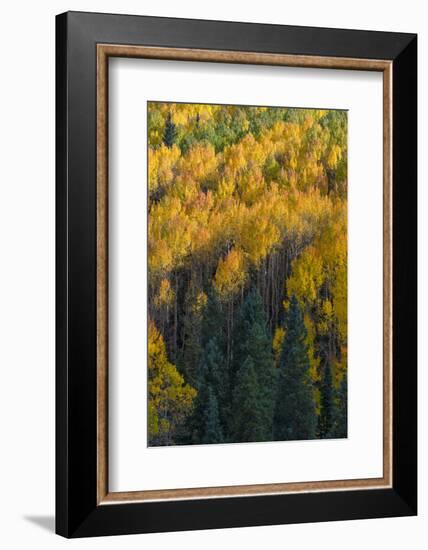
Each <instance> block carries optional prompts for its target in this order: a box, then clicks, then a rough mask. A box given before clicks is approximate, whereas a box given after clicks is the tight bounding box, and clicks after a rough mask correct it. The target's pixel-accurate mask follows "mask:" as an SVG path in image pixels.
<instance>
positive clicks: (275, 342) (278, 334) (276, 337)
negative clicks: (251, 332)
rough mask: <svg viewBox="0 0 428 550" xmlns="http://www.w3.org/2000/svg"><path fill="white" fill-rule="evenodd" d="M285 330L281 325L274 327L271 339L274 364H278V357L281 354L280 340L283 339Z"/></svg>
mask: <svg viewBox="0 0 428 550" xmlns="http://www.w3.org/2000/svg"><path fill="white" fill-rule="evenodd" d="M284 337H285V330H284V329H283V328H282V327H276V329H275V332H274V333H273V339H272V351H273V356H274V359H275V365H276V366H278V364H279V358H280V355H281V349H282V342H283V341H284Z"/></svg>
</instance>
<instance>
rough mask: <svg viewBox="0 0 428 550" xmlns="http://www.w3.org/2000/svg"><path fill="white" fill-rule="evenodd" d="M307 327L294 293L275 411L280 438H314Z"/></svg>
mask: <svg viewBox="0 0 428 550" xmlns="http://www.w3.org/2000/svg"><path fill="white" fill-rule="evenodd" d="M305 340H306V328H305V325H304V323H303V316H302V312H301V310H300V306H299V303H298V301H297V298H296V297H295V296H292V298H291V300H290V306H289V309H288V311H287V315H286V323H285V337H284V341H283V344H282V352H281V357H280V361H279V380H278V391H277V396H276V404H275V414H274V424H273V431H274V439H275V440H277V441H285V440H300V439H314V438H315V436H316V433H315V430H316V411H315V401H314V390H313V385H312V381H311V379H310V375H309V367H310V364H309V357H308V350H307V346H306V342H305Z"/></svg>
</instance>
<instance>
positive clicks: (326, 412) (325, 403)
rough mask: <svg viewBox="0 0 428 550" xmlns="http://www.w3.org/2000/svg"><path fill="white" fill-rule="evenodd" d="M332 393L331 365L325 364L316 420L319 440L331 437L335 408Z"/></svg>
mask: <svg viewBox="0 0 428 550" xmlns="http://www.w3.org/2000/svg"><path fill="white" fill-rule="evenodd" d="M333 393H334V389H333V380H332V375H331V365H330V362H326V363H325V365H324V373H323V379H322V382H321V412H320V416H319V419H318V435H319V437H320V438H321V439H325V438H327V437H331V430H332V426H333V415H334V408H335V403H334V395H333Z"/></svg>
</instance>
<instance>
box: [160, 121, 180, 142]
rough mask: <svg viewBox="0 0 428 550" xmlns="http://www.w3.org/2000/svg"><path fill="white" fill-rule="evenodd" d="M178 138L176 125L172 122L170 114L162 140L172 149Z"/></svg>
mask: <svg viewBox="0 0 428 550" xmlns="http://www.w3.org/2000/svg"><path fill="white" fill-rule="evenodd" d="M176 137H177V128H176V126H175V124H174V123H173V122H172V117H171V113H168V117H167V119H166V123H165V130H164V133H163V138H162V140H163V142H164V143H165V145H166V146H167V147H169V148H171V147H172V146H173V145H174V142H175V138H176Z"/></svg>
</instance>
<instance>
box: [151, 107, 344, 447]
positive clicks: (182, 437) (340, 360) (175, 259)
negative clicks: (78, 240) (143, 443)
mask: <svg viewBox="0 0 428 550" xmlns="http://www.w3.org/2000/svg"><path fill="white" fill-rule="evenodd" d="M147 125H148V334H147V338H148V383H147V392H148V399H147V401H148V445H149V446H151V447H152V446H172V445H205V444H227V443H244V442H269V441H297V440H311V439H337V438H346V437H347V378H348V377H347V155H348V151H347V134H348V129H347V111H345V110H322V109H306V108H305V109H303V108H292V107H260V106H243V105H215V104H194V103H171V102H155V101H150V102H148V104H147Z"/></svg>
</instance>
